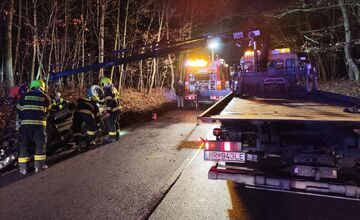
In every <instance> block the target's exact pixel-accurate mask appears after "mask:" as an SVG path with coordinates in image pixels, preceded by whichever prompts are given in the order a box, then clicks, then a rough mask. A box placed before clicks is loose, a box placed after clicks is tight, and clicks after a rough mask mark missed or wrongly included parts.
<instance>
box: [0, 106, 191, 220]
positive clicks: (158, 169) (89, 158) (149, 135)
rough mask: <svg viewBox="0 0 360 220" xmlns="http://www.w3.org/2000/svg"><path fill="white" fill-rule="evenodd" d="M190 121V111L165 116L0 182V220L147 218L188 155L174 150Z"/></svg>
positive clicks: (2, 179)
mask: <svg viewBox="0 0 360 220" xmlns="http://www.w3.org/2000/svg"><path fill="white" fill-rule="evenodd" d="M195 118H196V117H195V113H194V112H193V111H186V110H185V111H173V112H169V113H167V114H166V115H164V116H162V117H160V118H159V119H158V120H156V121H152V122H148V123H145V124H144V125H139V126H136V127H133V128H132V129H130V130H128V131H127V135H125V136H123V137H122V138H121V140H120V141H119V142H117V143H113V144H110V145H105V146H101V147H98V148H96V149H93V150H90V151H87V152H84V153H82V154H79V155H76V156H74V157H72V158H69V159H67V160H64V161H61V162H59V163H56V164H55V165H52V166H50V168H49V169H48V170H46V171H44V172H42V173H39V174H37V175H29V176H27V177H26V178H19V174H17V173H14V172H12V173H10V174H7V175H3V176H1V177H0V186H1V188H0V219H139V218H146V216H148V215H149V213H150V212H151V211H152V209H153V207H155V205H156V204H157V203H158V201H159V199H160V198H161V196H162V195H163V194H164V192H165V191H166V190H167V189H168V188H169V186H170V185H171V184H172V183H173V182H174V180H175V179H176V178H177V176H178V175H179V174H180V172H181V170H182V169H183V167H184V166H185V164H186V161H187V158H189V155H190V154H191V153H192V149H182V150H179V149H178V145H179V144H180V143H181V142H182V141H183V140H184V139H186V138H187V136H188V135H189V134H190V133H191V132H192V131H193V130H194V129H195V127H196V119H195Z"/></svg>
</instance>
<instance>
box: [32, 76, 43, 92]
mask: <svg viewBox="0 0 360 220" xmlns="http://www.w3.org/2000/svg"><path fill="white" fill-rule="evenodd" d="M33 88H39V89H41V90H42V91H43V92H45V83H44V81H42V80H40V79H38V80H33V81H32V82H31V83H30V89H33Z"/></svg>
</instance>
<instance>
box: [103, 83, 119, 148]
mask: <svg viewBox="0 0 360 220" xmlns="http://www.w3.org/2000/svg"><path fill="white" fill-rule="evenodd" d="M100 84H101V86H102V88H103V89H104V93H105V101H106V128H107V131H108V139H107V142H109V143H112V142H115V141H116V137H117V132H118V131H117V127H119V126H117V123H118V116H119V113H120V110H121V106H120V99H119V92H118V91H117V90H116V88H115V87H113V85H112V83H111V80H110V79H109V78H108V77H103V78H102V79H101V81H100Z"/></svg>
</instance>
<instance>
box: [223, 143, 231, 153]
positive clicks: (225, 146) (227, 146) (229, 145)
mask: <svg viewBox="0 0 360 220" xmlns="http://www.w3.org/2000/svg"><path fill="white" fill-rule="evenodd" d="M224 151H231V143H230V142H224Z"/></svg>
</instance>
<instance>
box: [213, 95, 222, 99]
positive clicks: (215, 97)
mask: <svg viewBox="0 0 360 220" xmlns="http://www.w3.org/2000/svg"><path fill="white" fill-rule="evenodd" d="M221 98H222V96H215V95H212V96H210V99H211V100H220V99H221Z"/></svg>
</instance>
